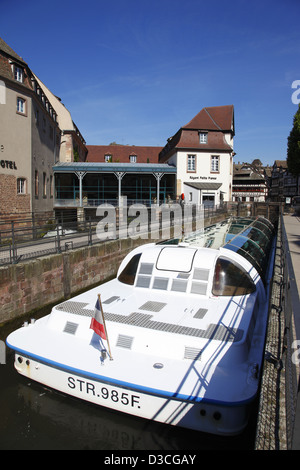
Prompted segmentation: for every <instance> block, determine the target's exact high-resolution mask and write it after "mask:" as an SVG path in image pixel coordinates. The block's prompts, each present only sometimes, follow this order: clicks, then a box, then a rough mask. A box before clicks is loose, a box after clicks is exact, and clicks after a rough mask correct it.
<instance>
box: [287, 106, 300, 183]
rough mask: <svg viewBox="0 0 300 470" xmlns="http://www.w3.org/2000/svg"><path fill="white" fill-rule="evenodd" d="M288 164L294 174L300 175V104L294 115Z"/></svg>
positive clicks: (288, 149)
mask: <svg viewBox="0 0 300 470" xmlns="http://www.w3.org/2000/svg"><path fill="white" fill-rule="evenodd" d="M287 164H288V169H289V171H290V172H291V173H292V174H293V175H300V104H299V106H298V110H297V112H296V114H295V116H294V121H293V128H292V130H291V132H290V135H289V137H288V146H287Z"/></svg>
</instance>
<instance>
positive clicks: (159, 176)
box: [153, 173, 164, 206]
mask: <svg viewBox="0 0 300 470" xmlns="http://www.w3.org/2000/svg"><path fill="white" fill-rule="evenodd" d="M153 175H154V176H155V178H156V187H157V196H156V204H157V205H158V206H159V185H160V180H161V179H162V177H163V175H164V173H153Z"/></svg>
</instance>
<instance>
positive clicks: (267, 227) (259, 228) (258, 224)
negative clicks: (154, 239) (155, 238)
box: [163, 216, 274, 279]
mask: <svg viewBox="0 0 300 470" xmlns="http://www.w3.org/2000/svg"><path fill="white" fill-rule="evenodd" d="M273 235H274V226H273V224H272V223H271V222H270V221H269V220H268V219H266V218H265V217H262V216H259V217H230V218H228V219H226V220H224V221H222V222H219V223H216V224H213V225H210V226H208V227H205V228H204V229H201V230H198V231H196V232H193V233H191V234H189V235H187V236H185V237H183V238H182V240H176V241H175V240H170V241H168V242H163V243H170V244H173V243H174V244H176V243H178V244H179V245H185V246H197V247H205V248H213V249H219V248H221V247H223V248H225V249H227V250H229V251H232V252H235V253H237V254H239V255H241V256H242V257H243V258H245V259H246V260H247V261H249V262H250V263H251V264H252V266H254V267H255V269H256V270H257V271H258V273H259V274H260V276H261V277H262V279H263V278H264V275H265V273H266V269H267V265H268V259H269V253H270V249H271V243H272V238H273Z"/></svg>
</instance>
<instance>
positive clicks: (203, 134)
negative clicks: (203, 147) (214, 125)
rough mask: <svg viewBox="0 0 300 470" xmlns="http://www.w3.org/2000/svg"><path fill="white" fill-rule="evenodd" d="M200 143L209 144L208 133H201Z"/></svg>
mask: <svg viewBox="0 0 300 470" xmlns="http://www.w3.org/2000/svg"><path fill="white" fill-rule="evenodd" d="M199 143H200V144H207V132H199Z"/></svg>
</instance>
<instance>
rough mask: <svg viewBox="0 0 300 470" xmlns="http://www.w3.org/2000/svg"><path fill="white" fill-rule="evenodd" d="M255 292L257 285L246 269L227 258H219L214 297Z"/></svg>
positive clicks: (216, 268)
mask: <svg viewBox="0 0 300 470" xmlns="http://www.w3.org/2000/svg"><path fill="white" fill-rule="evenodd" d="M254 291H255V284H254V282H253V280H252V279H251V277H250V276H249V274H248V273H247V271H246V270H245V269H244V268H242V267H241V266H238V265H237V264H235V263H234V262H232V261H230V260H228V259H226V258H222V257H220V258H218V260H217V263H216V267H215V273H214V279H213V287H212V293H213V295H220V296H232V295H246V294H252V292H254Z"/></svg>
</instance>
